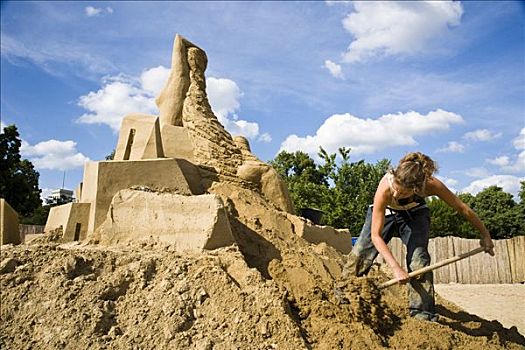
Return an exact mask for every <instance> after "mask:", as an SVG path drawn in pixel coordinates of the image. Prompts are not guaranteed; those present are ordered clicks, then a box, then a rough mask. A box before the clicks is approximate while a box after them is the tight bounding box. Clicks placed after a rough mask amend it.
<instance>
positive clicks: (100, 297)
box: [0, 184, 525, 349]
mask: <svg viewBox="0 0 525 350" xmlns="http://www.w3.org/2000/svg"><path fill="white" fill-rule="evenodd" d="M231 189H232V187H231V185H228V184H221V185H219V186H216V187H215V188H213V192H215V193H217V194H228V195H230V197H229V200H228V210H229V214H230V218H231V224H232V231H233V232H234V235H235V238H236V240H237V242H238V244H235V245H232V246H230V247H225V248H220V249H217V250H214V251H209V252H204V253H201V254H195V253H192V254H189V253H178V252H176V251H175V250H174V248H173V247H172V246H169V245H161V244H155V243H140V244H138V243H137V244H135V243H134V244H129V245H122V246H110V247H104V246H99V245H93V244H79V243H59V242H56V241H54V240H55V239H57V238H58V237H60V235H59V234H55V235H50V236H47V237H46V238H45V239H36V240H33V241H32V242H31V243H29V244H27V245H22V246H14V247H13V246H3V247H2V251H1V254H0V290H1V301H2V303H1V313H0V318H1V319H0V327H1V329H0V347H1V348H3V349H27V348H33V349H64V348H66V349H159V348H160V349H163V348H165V349H349V348H352V349H380V348H385V347H390V348H395V349H407V348H408V349H410V348H412V349H422V348H424V349H450V348H454V349H502V348H503V349H523V348H524V344H525V339H524V338H523V336H521V335H520V334H519V333H518V332H517V331H516V330H515V329H510V330H509V329H505V328H504V327H503V326H502V325H501V324H499V323H497V322H488V321H486V320H482V319H479V318H477V317H476V316H472V315H468V314H465V313H463V312H461V311H460V310H458V309H457V308H455V307H453V306H451V305H447V304H443V303H441V304H442V305H441V306H440V308H439V312H440V314H441V315H442V316H441V319H440V322H439V323H430V322H425V321H419V320H414V319H410V318H409V317H408V315H407V312H406V310H405V307H406V292H405V290H404V288H400V287H393V288H390V289H388V290H385V291H383V292H379V291H378V290H377V288H376V285H377V284H378V283H379V281H384V280H385V279H387V276H384V274H383V273H381V271H379V270H378V269H375V271H374V272H373V273H372V275H371V277H370V278H356V279H352V280H350V281H347V287H346V288H345V291H346V293H347V297H348V299H349V300H350V303H349V304H339V302H338V301H337V300H336V298H335V297H334V295H333V293H332V287H333V284H334V281H336V280H337V279H338V278H339V276H340V273H341V267H342V265H343V263H344V259H345V257H344V256H343V255H341V254H339V253H338V252H337V251H335V250H334V249H333V248H331V247H329V246H327V245H325V244H319V245H313V244H310V243H308V242H306V241H304V240H303V239H301V238H300V237H298V236H296V235H294V234H290V233H286V232H288V231H286V230H284V229H279V227H280V225H285V224H286V222H287V221H286V215H285V214H283V213H282V212H280V211H277V210H274V209H272V208H271V207H269V206H268V204H267V203H266V202H265V201H264V199H263V198H262V197H259V196H257V195H254V194H253V193H252V194H251V195H250V196H248V193H243V191H241V190H238V189H237V191H236V192H235V193H232V192H230V190H231ZM263 209H264V210H263ZM248 213H250V215H248ZM254 213H255V214H257V213H259V214H260V215H254ZM264 213H267V214H268V213H269V215H266V214H264Z"/></svg>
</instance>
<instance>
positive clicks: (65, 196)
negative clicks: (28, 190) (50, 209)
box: [44, 188, 75, 205]
mask: <svg viewBox="0 0 525 350" xmlns="http://www.w3.org/2000/svg"><path fill="white" fill-rule="evenodd" d="M74 200H75V197H74V196H73V191H71V190H66V189H65V188H59V189H57V190H53V192H51V195H49V196H47V197H46V198H44V201H45V202H46V205H60V204H66V203H70V202H73V201H74Z"/></svg>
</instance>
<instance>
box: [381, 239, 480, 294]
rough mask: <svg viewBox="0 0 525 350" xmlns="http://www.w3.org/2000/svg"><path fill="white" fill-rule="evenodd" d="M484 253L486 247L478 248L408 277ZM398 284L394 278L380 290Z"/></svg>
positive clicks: (424, 268)
mask: <svg viewBox="0 0 525 350" xmlns="http://www.w3.org/2000/svg"><path fill="white" fill-rule="evenodd" d="M483 251H485V247H478V248H476V249H474V250H471V251H470V252H466V253H463V254H459V255H456V256H454V257H452V258H448V259H445V260H442V261H440V262H437V263H435V264H432V265H429V266H425V267H423V268H421V269H419V270H415V271H412V272H410V273H409V274H408V277H409V278H410V279H411V278H414V277H417V276H419V275H422V274H424V273H426V272H428V271H432V270H435V269H437V268H440V267H442V266H445V265H449V264H452V263H453V262H456V261H459V260H462V259H465V258H468V257H469V256H472V255H476V254H478V253H481V252H483ZM397 283H398V280H397V278H394V279H391V280H390V281H388V282H385V283H383V284H380V285H379V289H384V288H388V287H390V286H393V285H394V284H397Z"/></svg>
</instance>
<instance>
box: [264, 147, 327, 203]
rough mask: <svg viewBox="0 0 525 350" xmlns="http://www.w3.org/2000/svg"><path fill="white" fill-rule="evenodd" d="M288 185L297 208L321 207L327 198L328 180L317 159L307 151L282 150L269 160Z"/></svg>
mask: <svg viewBox="0 0 525 350" xmlns="http://www.w3.org/2000/svg"><path fill="white" fill-rule="evenodd" d="M269 163H270V164H271V165H272V166H273V167H274V168H275V170H277V172H278V173H279V174H280V175H281V177H282V178H283V179H284V180H285V182H286V183H287V185H288V189H289V191H290V196H291V198H292V202H293V203H294V206H295V209H296V210H297V211H298V212H300V211H301V210H302V209H304V208H318V209H321V207H322V206H323V203H324V202H325V200H326V195H327V191H328V181H327V177H326V175H325V174H324V173H323V171H322V170H321V169H319V167H318V166H317V164H316V163H315V161H314V160H313V159H312V158H311V157H310V156H309V155H308V154H306V153H304V152H301V151H297V152H294V153H289V152H286V151H282V152H280V153H279V154H278V155H277V156H276V157H275V159H274V160H272V161H270V162H269Z"/></svg>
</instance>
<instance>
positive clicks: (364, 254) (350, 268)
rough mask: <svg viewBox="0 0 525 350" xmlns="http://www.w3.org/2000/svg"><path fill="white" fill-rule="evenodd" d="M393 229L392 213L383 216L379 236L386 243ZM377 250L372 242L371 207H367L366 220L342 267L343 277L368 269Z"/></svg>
mask: <svg viewBox="0 0 525 350" xmlns="http://www.w3.org/2000/svg"><path fill="white" fill-rule="evenodd" d="M394 229H395V220H394V215H388V216H386V217H385V224H384V226H383V231H382V232H381V236H382V237H383V239H384V240H385V243H388V242H389V241H390V239H392V235H393V231H394ZM377 254H378V251H377V249H376V248H375V247H374V244H373V243H372V207H369V208H368V212H367V214H366V220H365V223H364V225H363V228H362V229H361V233H360V235H359V238H358V239H357V242H356V244H355V246H354V247H353V248H352V251H351V252H350V254H348V262H347V263H346V265H345V266H344V268H343V273H342V277H343V279H345V278H349V277H351V276H363V275H366V274H367V273H368V271H370V268H371V267H372V264H373V263H374V260H375V258H376V257H377Z"/></svg>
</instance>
